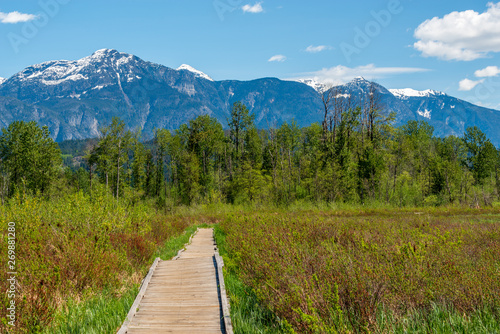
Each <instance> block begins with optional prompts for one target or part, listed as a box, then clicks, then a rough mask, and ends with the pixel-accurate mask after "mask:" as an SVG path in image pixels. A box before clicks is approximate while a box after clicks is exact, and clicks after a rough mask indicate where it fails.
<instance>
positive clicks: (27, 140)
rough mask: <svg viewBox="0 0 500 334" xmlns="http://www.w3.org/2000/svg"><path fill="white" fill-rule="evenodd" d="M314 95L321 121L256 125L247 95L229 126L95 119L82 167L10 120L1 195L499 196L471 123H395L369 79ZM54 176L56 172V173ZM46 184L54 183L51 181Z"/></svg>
mask: <svg viewBox="0 0 500 334" xmlns="http://www.w3.org/2000/svg"><path fill="white" fill-rule="evenodd" d="M339 89H340V88H333V89H331V90H329V91H328V92H327V93H325V94H324V95H323V107H324V110H323V115H324V117H323V121H322V123H321V124H319V123H314V124H311V125H310V126H306V127H299V126H298V125H297V123H296V122H295V121H291V122H286V123H283V124H282V125H280V126H279V127H271V128H269V129H257V128H256V126H255V124H254V117H253V115H251V114H250V113H249V110H248V109H247V107H246V106H245V105H243V104H242V103H240V102H237V103H235V104H234V105H233V107H232V110H231V113H230V116H229V118H228V120H227V124H228V127H227V129H224V128H223V126H222V124H221V123H220V122H219V121H218V120H217V119H215V118H213V117H211V116H209V115H201V116H198V117H197V118H195V119H193V120H190V121H189V123H188V124H184V125H182V126H181V127H180V128H179V129H177V130H175V131H169V130H166V129H157V130H156V131H155V134H154V138H153V140H151V141H146V142H145V141H142V140H141V135H140V132H139V131H131V130H129V129H127V128H126V126H125V123H124V122H123V121H122V120H120V119H119V118H113V119H112V122H111V124H109V125H108V126H105V127H103V128H102V129H101V130H100V136H99V138H98V140H97V141H95V142H94V143H93V144H92V145H90V146H89V147H88V148H87V150H86V153H85V156H84V161H85V167H84V168H80V169H78V170H76V171H70V170H69V169H67V168H66V169H64V168H63V167H62V160H61V154H60V151H59V148H58V145H57V143H54V142H53V141H52V140H51V139H50V136H49V135H50V133H49V131H48V129H47V127H42V128H40V127H38V126H37V124H36V123H35V122H28V123H26V122H14V123H11V124H10V125H9V126H8V127H7V128H5V129H3V130H2V135H1V136H0V159H1V161H0V172H1V180H0V191H1V195H2V200H3V199H4V198H5V197H8V196H12V194H14V193H15V192H16V191H20V190H22V191H32V192H40V193H47V192H49V191H51V190H50V189H52V188H53V187H59V189H61V187H62V186H61V182H62V181H61V180H65V181H64V182H66V183H68V184H70V187H72V188H76V189H79V190H82V191H85V192H89V193H91V192H92V189H93V187H95V185H96V184H101V185H104V186H106V187H107V188H108V189H109V191H110V192H111V193H112V194H113V195H114V197H115V198H117V199H119V198H121V197H123V196H125V197H130V196H131V195H133V196H135V197H142V198H154V199H155V200H156V201H157V203H158V204H159V205H160V206H173V205H179V204H185V205H190V204H193V203H217V202H228V203H246V202H262V203H275V204H277V205H281V204H285V205H286V204H289V203H292V202H295V201H312V202H319V201H327V202H332V201H335V202H339V201H341V202H350V203H368V202H383V203H389V204H392V205H396V206H409V205H411V206H415V205H417V206H419V205H440V204H447V203H461V204H468V205H472V206H479V205H491V204H492V203H494V202H495V201H499V200H500V175H499V172H500V151H499V150H498V149H497V148H496V147H495V146H494V145H493V144H492V143H491V142H490V140H489V139H488V138H486V136H485V134H484V133H483V132H482V131H481V130H480V129H479V128H477V127H470V128H467V129H466V131H465V134H464V135H463V136H462V137H455V136H448V137H446V138H439V137H435V136H434V135H433V132H434V129H433V127H432V126H430V125H429V124H428V123H426V122H424V121H414V120H412V121H409V122H408V123H406V124H404V125H402V126H400V127H394V126H393V125H392V121H393V119H394V115H393V114H390V115H384V114H383V113H382V112H381V108H380V106H379V102H378V98H377V94H376V89H375V88H374V87H373V86H372V88H370V89H369V91H368V92H367V93H366V94H364V95H363V96H358V97H354V96H350V95H349V94H346V92H343V91H340V90H339ZM61 175H63V176H64V177H63V178H61ZM51 186H52V188H51Z"/></svg>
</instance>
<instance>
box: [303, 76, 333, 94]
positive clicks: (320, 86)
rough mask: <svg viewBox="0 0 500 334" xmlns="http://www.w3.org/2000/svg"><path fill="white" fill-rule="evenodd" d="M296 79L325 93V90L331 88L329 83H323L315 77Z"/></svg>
mask: <svg viewBox="0 0 500 334" xmlns="http://www.w3.org/2000/svg"><path fill="white" fill-rule="evenodd" d="M294 81H297V82H300V83H303V84H306V85H308V86H309V87H312V88H313V89H314V90H315V91H317V92H318V93H324V92H326V91H327V90H328V89H329V88H330V86H329V85H326V84H324V83H321V82H319V81H316V80H314V79H297V80H294Z"/></svg>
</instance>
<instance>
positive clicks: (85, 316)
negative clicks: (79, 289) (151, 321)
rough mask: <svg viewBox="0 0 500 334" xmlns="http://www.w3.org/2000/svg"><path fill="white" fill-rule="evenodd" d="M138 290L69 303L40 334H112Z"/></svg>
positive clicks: (134, 288)
mask: <svg viewBox="0 0 500 334" xmlns="http://www.w3.org/2000/svg"><path fill="white" fill-rule="evenodd" d="M138 291H139V287H138V286H137V285H134V286H133V287H130V288H128V289H127V290H126V291H125V293H123V294H122V295H120V296H116V295H115V294H114V293H112V292H109V291H106V292H104V293H102V294H100V295H97V296H94V297H92V298H90V299H89V300H86V301H84V302H80V303H78V302H76V301H75V300H73V299H71V300H69V301H68V302H67V303H66V305H65V306H64V308H63V310H62V311H61V312H60V313H58V315H57V316H56V317H55V319H54V321H53V324H52V326H51V327H50V328H48V329H46V330H44V331H43V332H42V333H43V334H80V333H86V334H94V333H95V334H104V333H110V334H111V333H116V331H117V330H118V329H119V328H120V326H121V325H122V323H123V319H124V318H125V317H126V315H127V313H128V311H129V309H130V306H132V303H133V302H134V300H135V297H136V296H137V293H138Z"/></svg>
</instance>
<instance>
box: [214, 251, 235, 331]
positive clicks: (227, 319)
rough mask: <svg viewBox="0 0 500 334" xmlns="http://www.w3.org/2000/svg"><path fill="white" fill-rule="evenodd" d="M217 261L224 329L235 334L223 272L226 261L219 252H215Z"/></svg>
mask: <svg viewBox="0 0 500 334" xmlns="http://www.w3.org/2000/svg"><path fill="white" fill-rule="evenodd" d="M215 260H216V262H217V274H218V275H217V276H218V278H219V291H220V295H221V304H222V316H223V317H224V327H225V330H226V334H233V324H232V323H231V312H230V305H229V301H228V300H227V294H226V284H225V283H224V274H223V272H222V267H223V266H224V260H223V259H222V256H220V255H219V251H218V250H216V251H215Z"/></svg>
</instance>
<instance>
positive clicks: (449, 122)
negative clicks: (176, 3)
mask: <svg viewBox="0 0 500 334" xmlns="http://www.w3.org/2000/svg"><path fill="white" fill-rule="evenodd" d="M371 84H372V83H370V82H369V81H367V80H365V79H363V78H356V79H354V80H353V81H351V82H349V83H347V84H345V85H343V86H342V87H340V88H341V89H342V90H343V91H345V92H347V93H348V94H353V95H356V94H362V93H366V92H367V90H368V89H369V86H370V85H371ZM374 85H375V86H376V89H377V91H378V93H379V95H380V102H381V106H382V108H383V111H384V112H386V113H387V112H389V111H394V112H396V115H397V117H396V124H395V125H401V124H404V123H406V122H407V121H408V120H411V119H414V120H426V121H428V122H429V123H430V124H431V125H433V126H434V128H435V134H436V135H438V136H446V135H457V136H460V135H462V134H463V132H464V130H465V129H466V128H467V127H468V126H474V125H476V126H478V127H480V128H481V129H482V131H484V132H485V133H486V134H487V136H488V138H490V139H491V140H492V142H493V143H495V145H500V131H499V130H498V129H500V111H498V110H493V109H487V108H483V107H479V106H476V105H473V104H471V103H468V102H465V101H463V100H460V99H457V98H454V97H451V96H448V95H446V94H444V93H441V92H437V91H433V90H426V91H415V90H412V89H395V90H387V89H386V88H384V87H383V86H381V85H378V84H374ZM327 89H328V87H326V86H325V85H322V84H320V83H317V82H314V81H313V80H303V81H302V82H295V81H284V80H279V79H276V78H262V79H257V80H251V81H236V80H224V81H214V80H213V79H212V78H210V77H209V76H208V75H206V74H205V73H203V72H201V71H198V70H196V69H194V68H193V67H191V66H189V65H182V66H180V67H179V68H177V69H172V68H169V67H166V66H163V65H159V64H155V63H151V62H147V61H144V60H142V59H140V58H138V57H136V56H134V55H130V54H126V53H120V52H118V51H116V50H109V49H103V50H98V51H96V52H94V53H93V54H92V55H91V56H88V57H85V58H82V59H80V60H76V61H67V60H59V61H49V62H45V63H42V64H37V65H33V66H30V67H28V68H26V69H24V70H23V71H21V72H19V73H17V74H15V75H13V76H12V77H10V78H8V79H7V80H5V79H2V78H0V127H5V126H8V124H10V123H11V122H13V121H16V120H26V121H28V120H35V121H37V122H39V124H42V125H47V126H48V127H49V129H50V131H51V133H52V136H53V138H54V139H55V140H57V141H62V140H66V139H82V138H89V137H96V136H97V135H98V130H99V127H101V126H103V125H106V124H109V122H110V120H111V118H112V117H113V116H119V117H120V118H121V119H123V120H124V121H125V123H126V124H127V126H128V127H129V128H131V129H136V128H140V129H142V133H143V135H144V137H146V138H149V137H151V136H152V135H153V131H154V129H155V128H167V129H176V128H178V127H179V126H180V125H181V124H183V123H186V122H188V121H189V120H190V119H192V118H194V117H196V116H198V115H202V114H209V115H211V116H213V117H216V118H217V119H218V120H219V121H220V122H221V123H222V124H223V125H226V124H227V118H228V117H229V113H230V110H231V106H232V104H233V103H234V102H236V101H241V102H243V103H244V104H245V105H246V106H247V107H248V109H249V110H250V112H251V113H253V114H254V115H255V122H256V125H257V126H258V127H260V128H268V127H271V126H279V125H280V124H282V123H283V122H288V121H291V120H292V119H295V120H296V121H297V123H298V124H299V125H301V126H306V125H309V124H311V123H313V122H321V121H322V117H323V111H322V102H321V95H320V94H322V93H324V92H325V91H326V90H327Z"/></svg>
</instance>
